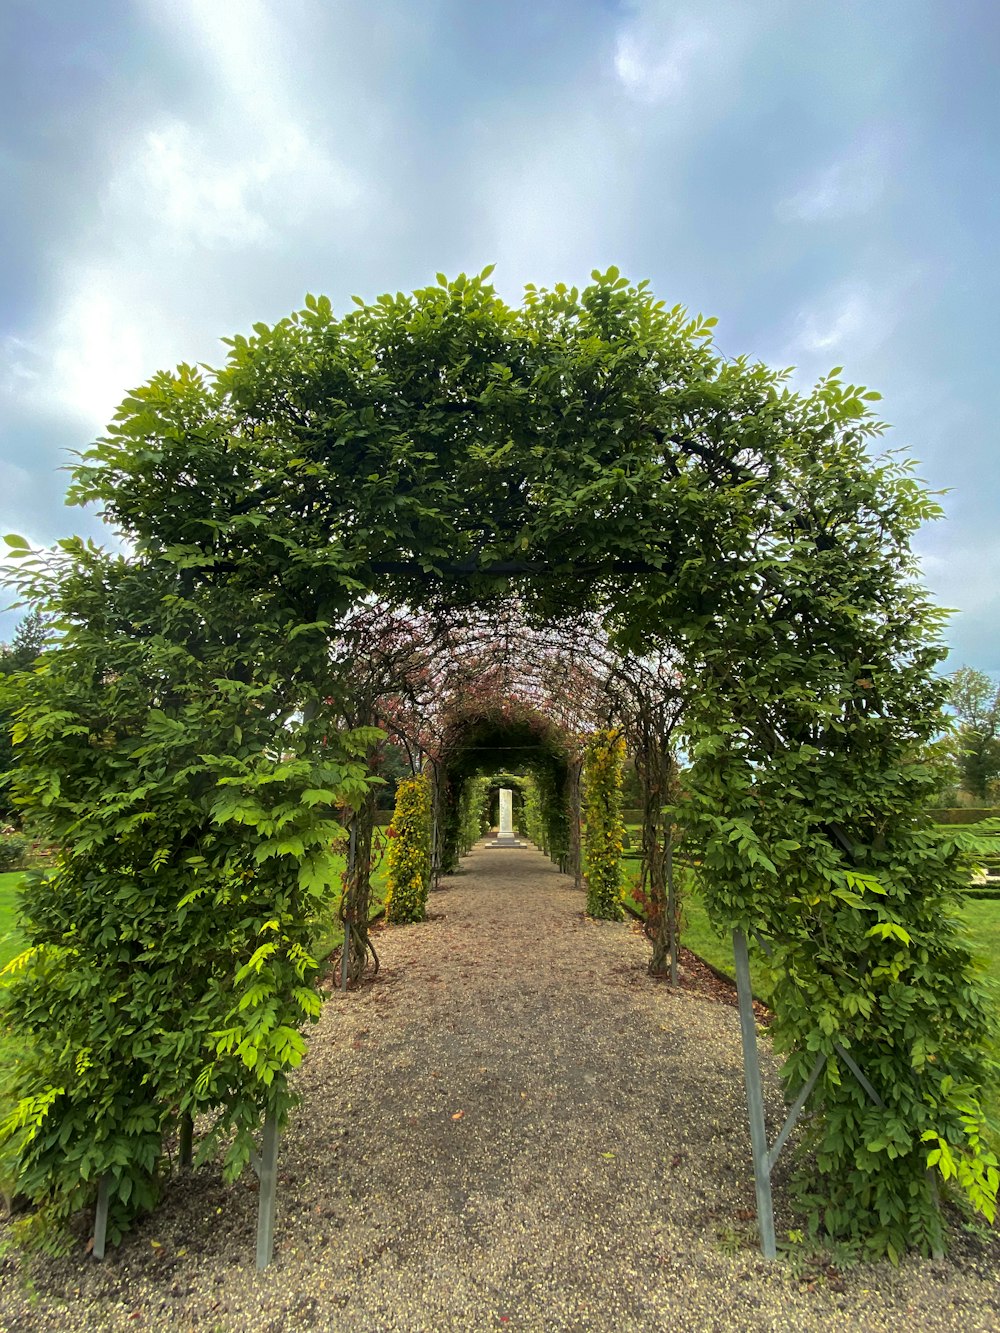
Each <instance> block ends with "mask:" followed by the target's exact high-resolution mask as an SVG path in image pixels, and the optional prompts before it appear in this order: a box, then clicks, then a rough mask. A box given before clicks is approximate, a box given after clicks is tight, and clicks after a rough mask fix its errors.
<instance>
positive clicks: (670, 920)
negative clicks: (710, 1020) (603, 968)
mask: <svg viewBox="0 0 1000 1333" xmlns="http://www.w3.org/2000/svg"><path fill="white" fill-rule="evenodd" d="M667 931H668V933H669V938H670V984H671V986H676V985H677V899H676V897H675V894H674V836H673V828H672V827H671V826H668V829H667Z"/></svg>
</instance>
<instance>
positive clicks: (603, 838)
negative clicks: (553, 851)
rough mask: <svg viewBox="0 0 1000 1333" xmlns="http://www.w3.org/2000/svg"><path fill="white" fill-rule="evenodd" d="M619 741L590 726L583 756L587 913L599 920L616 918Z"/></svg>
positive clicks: (620, 833) (621, 837)
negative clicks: (593, 730)
mask: <svg viewBox="0 0 1000 1333" xmlns="http://www.w3.org/2000/svg"><path fill="white" fill-rule="evenodd" d="M624 759H625V742H624V740H623V739H622V736H621V733H620V732H618V731H612V730H604V731H595V732H594V734H593V735H592V736H591V738H590V740H589V741H588V743H587V749H586V752H585V754H584V760H583V817H584V822H585V830H586V831H585V837H586V844H585V863H586V872H585V873H586V880H587V914H588V915H589V916H593V917H599V918H601V919H602V920H604V921H620V920H621V919H622V915H623V912H622V904H621V895H620V888H621V855H622V847H623V845H624V841H625V826H624V824H623V823H622V764H623V762H624Z"/></svg>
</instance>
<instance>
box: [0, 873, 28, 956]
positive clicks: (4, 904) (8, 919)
mask: <svg viewBox="0 0 1000 1333" xmlns="http://www.w3.org/2000/svg"><path fill="white" fill-rule="evenodd" d="M23 877H24V876H23V872H22V871H20V870H9V871H7V873H6V874H3V875H0V967H6V966H7V964H8V963H9V962H10V960H11V959H12V958H16V957H17V955H18V954H19V953H20V952H21V950H22V949H23V948H24V942H23V940H22V938H21V933H20V931H19V930H18V929H17V886H18V885H19V884H20V882H21V880H22V879H23Z"/></svg>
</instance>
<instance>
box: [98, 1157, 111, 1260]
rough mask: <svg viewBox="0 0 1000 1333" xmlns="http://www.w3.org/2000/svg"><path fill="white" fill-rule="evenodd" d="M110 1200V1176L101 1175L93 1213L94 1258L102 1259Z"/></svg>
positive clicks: (106, 1239) (106, 1235) (106, 1238)
mask: <svg viewBox="0 0 1000 1333" xmlns="http://www.w3.org/2000/svg"><path fill="white" fill-rule="evenodd" d="M110 1202H111V1178H110V1176H107V1175H103V1176H101V1179H100V1181H99V1182H98V1185H97V1210H96V1212H95V1213H94V1258H95V1259H103V1258H104V1250H105V1247H106V1246H107V1241H108V1205H109V1204H110Z"/></svg>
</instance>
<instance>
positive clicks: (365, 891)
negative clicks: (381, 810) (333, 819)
mask: <svg viewBox="0 0 1000 1333" xmlns="http://www.w3.org/2000/svg"><path fill="white" fill-rule="evenodd" d="M374 826H375V793H374V791H369V792H368V794H367V795H366V797H365V799H364V801H363V803H362V805H361V807H360V808H359V810H358V812H357V814H356V815H355V816H354V823H353V839H352V841H353V853H354V854H353V858H352V860H351V863H350V864H349V865H348V869H347V886H346V888H345V891H344V906H343V917H344V945H345V947H344V954H343V956H344V957H346V958H347V979H348V981H349V982H356V981H360V980H361V978H362V976H364V972H365V967H366V965H367V963H368V959H369V957H371V958H373V959H374V958H375V952H374V950H373V949H372V946H371V942H370V940H369V938H368V918H369V917H370V916H371V901H372V885H371V873H372V830H373V828H374ZM348 940H350V948H349V949H348V948H347V942H348Z"/></svg>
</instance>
